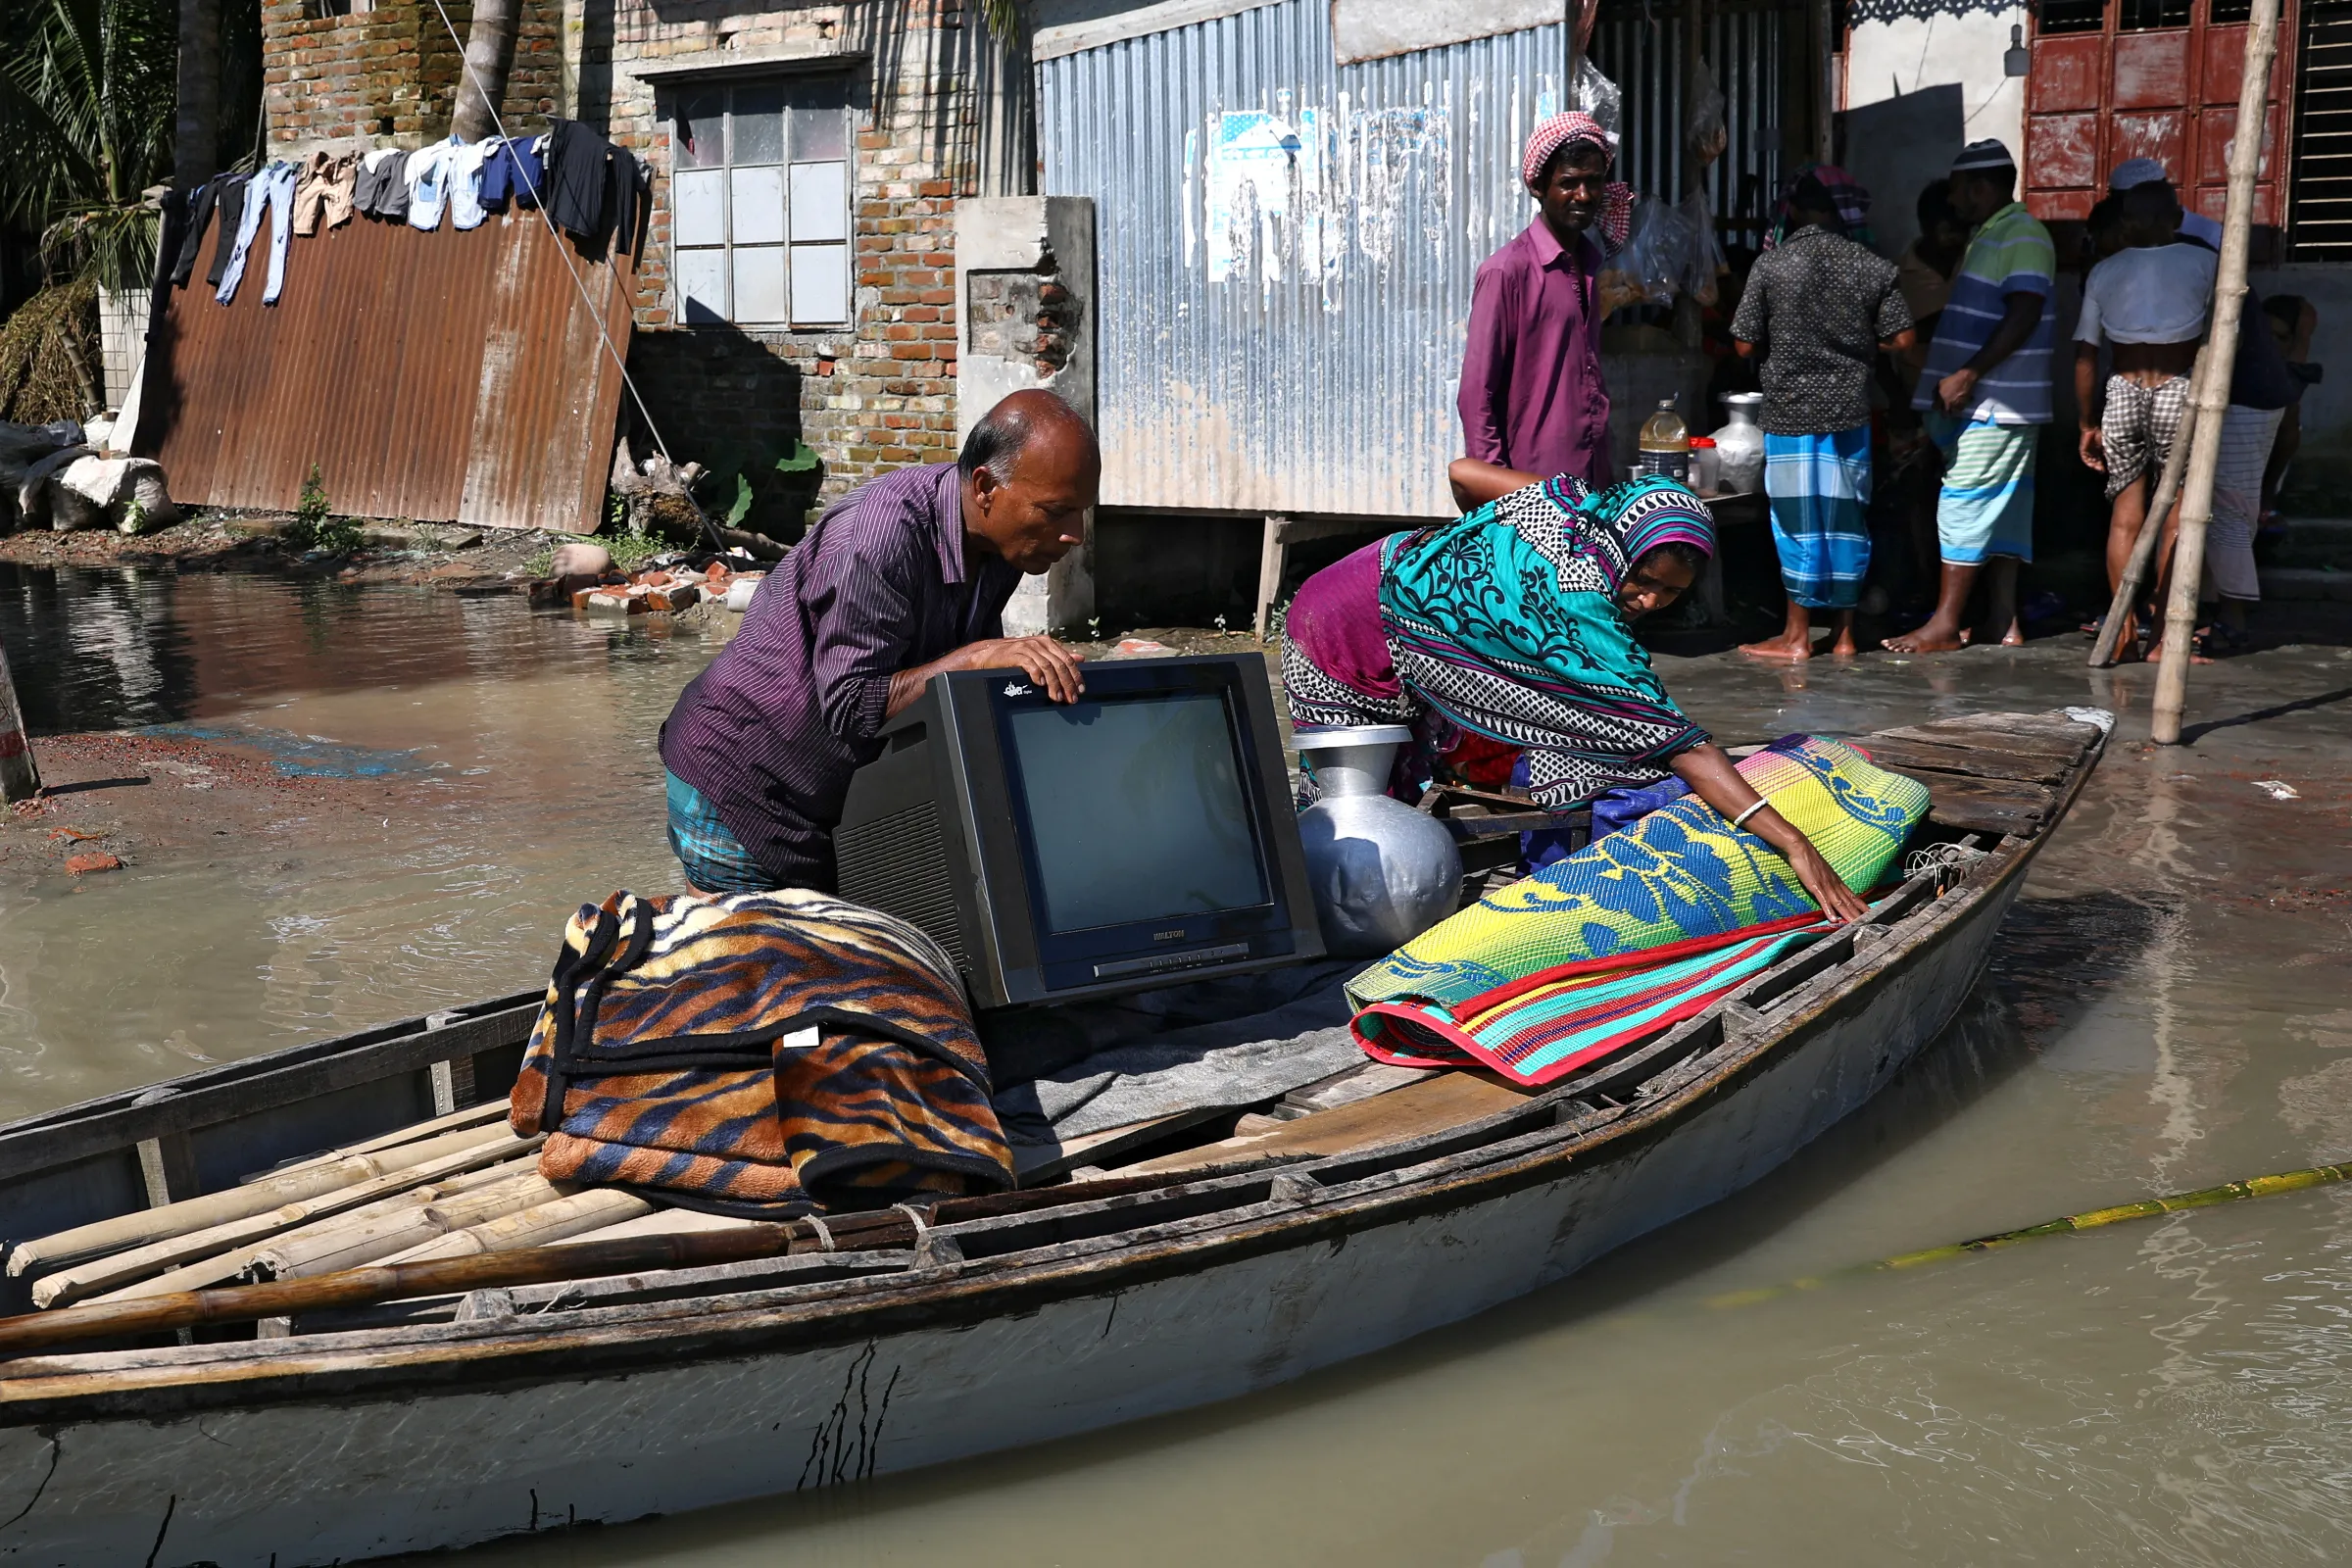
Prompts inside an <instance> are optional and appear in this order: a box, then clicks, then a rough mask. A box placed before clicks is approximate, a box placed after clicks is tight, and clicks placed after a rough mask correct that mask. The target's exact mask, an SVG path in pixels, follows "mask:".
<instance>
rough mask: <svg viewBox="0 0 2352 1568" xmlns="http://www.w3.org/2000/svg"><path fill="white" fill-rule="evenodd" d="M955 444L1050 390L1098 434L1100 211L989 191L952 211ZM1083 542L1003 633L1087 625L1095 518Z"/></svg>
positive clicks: (1012, 611)
mask: <svg viewBox="0 0 2352 1568" xmlns="http://www.w3.org/2000/svg"><path fill="white" fill-rule="evenodd" d="M956 319H957V320H958V321H959V322H960V323H961V324H960V326H959V329H958V331H959V335H960V336H961V338H962V340H963V341H962V343H961V345H960V347H959V348H958V350H957V353H956V446H957V447H958V448H959V449H960V448H961V446H962V444H963V438H964V437H965V436H966V435H967V434H969V433H970V431H971V428H972V426H973V425H975V424H977V423H979V422H980V419H981V417H982V416H984V415H986V414H987V413H988V411H989V410H991V409H993V408H995V407H996V406H997V404H998V403H1000V402H1002V401H1003V400H1004V399H1005V398H1006V397H1009V396H1010V395H1011V394H1013V393H1015V392H1020V391H1024V390H1026V389H1028V388H1030V387H1043V388H1044V389H1045V390H1047V391H1049V392H1052V393H1054V394H1055V395H1056V396H1058V397H1059V398H1061V399H1062V401H1063V402H1065V403H1067V404H1069V405H1070V407H1072V408H1074V409H1076V410H1077V411H1078V412H1079V414H1081V415H1082V416H1084V417H1085V419H1086V422H1087V423H1088V424H1090V425H1094V426H1095V427H1096V428H1098V429H1100V428H1101V427H1102V426H1101V422H1100V420H1098V418H1097V417H1096V411H1095V204H1094V201H1093V199H1092V198H1091V197H1086V196H991V197H981V198H977V199H971V200H966V201H961V202H958V203H956ZM1085 528H1086V543H1085V544H1084V545H1083V546H1081V547H1080V548H1079V549H1077V550H1073V551H1072V552H1070V554H1069V555H1068V556H1067V557H1066V558H1064V559H1063V560H1062V562H1061V563H1060V564H1058V565H1056V566H1055V567H1054V569H1053V570H1052V571H1051V572H1049V573H1047V574H1046V575H1045V576H1043V577H1030V578H1027V579H1025V580H1024V581H1023V582H1022V584H1021V586H1020V589H1019V591H1018V592H1016V593H1015V594H1014V595H1013V596H1012V603H1011V604H1009V605H1007V606H1005V633H1006V634H1007V635H1009V636H1014V637H1025V636H1029V635H1032V634H1034V633H1037V632H1041V631H1062V630H1077V631H1083V630H1085V629H1086V622H1087V620H1088V619H1089V617H1091V616H1092V615H1093V614H1094V613H1095V564H1094V554H1095V518H1094V514H1092V513H1089V514H1087V517H1086V524H1085Z"/></svg>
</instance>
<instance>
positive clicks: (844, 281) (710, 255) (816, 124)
mask: <svg viewBox="0 0 2352 1568" xmlns="http://www.w3.org/2000/svg"><path fill="white" fill-rule="evenodd" d="M848 88H849V84H848V81H847V80H846V78H843V77H839V76H832V77H825V76H804V77H798V78H793V79H790V80H784V81H764V82H756V83H746V84H743V85H724V86H721V85H716V84H713V85H711V86H706V87H688V88H685V89H683V90H681V91H680V92H679V93H678V95H677V101H676V104H675V106H674V108H673V110H672V113H671V117H670V126H669V132H670V134H669V145H670V165H669V167H670V191H671V196H670V203H671V212H670V220H669V236H670V280H671V283H670V286H671V289H672V291H673V293H674V295H675V301H676V303H675V310H676V315H677V319H679V320H682V321H684V322H686V323H688V324H689V325H691V324H694V323H696V322H712V321H732V322H734V323H736V324H737V325H739V326H840V325H843V324H844V323H846V322H847V321H848V320H849V319H850V107H849V96H848Z"/></svg>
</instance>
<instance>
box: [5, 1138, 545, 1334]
mask: <svg viewBox="0 0 2352 1568" xmlns="http://www.w3.org/2000/svg"><path fill="white" fill-rule="evenodd" d="M499 1131H500V1132H502V1133H505V1132H506V1129H505V1128H503V1127H502V1128H500V1129H499ZM537 1147H538V1144H537V1135H535V1134H534V1135H533V1137H532V1138H528V1139H524V1138H516V1137H515V1136H514V1135H513V1134H511V1133H508V1134H507V1136H506V1139H505V1141H504V1142H502V1143H498V1144H482V1145H478V1146H476V1147H474V1148H471V1149H463V1150H460V1151H458V1152H456V1153H453V1154H445V1155H443V1156H442V1157H441V1158H439V1159H435V1160H431V1161H428V1162H426V1163H424V1164H421V1165H412V1166H409V1167H407V1168H405V1169H401V1170H395V1171H391V1172H388V1173H387V1174H385V1175H382V1176H378V1177H376V1178H375V1179H374V1180H372V1181H365V1182H357V1183H354V1184H353V1185H351V1186H349V1187H338V1188H336V1189H335V1190H333V1191H332V1192H328V1193H323V1194H320V1195H319V1196H318V1197H315V1198H305V1199H301V1200H298V1201H294V1202H291V1203H286V1204H283V1205H281V1206H279V1207H277V1208H273V1209H269V1210H266V1211H264V1212H262V1213H260V1214H250V1215H246V1216H244V1217H242V1218H238V1219H233V1220H229V1221H227V1222H225V1223H223V1224H220V1225H215V1226H211V1227H209V1228H207V1229H203V1230H194V1231H183V1232H180V1233H178V1234H176V1235H172V1236H168V1237H165V1238H163V1239H161V1240H159V1241H155V1242H150V1243H149V1244H147V1245H146V1246H144V1247H134V1248H132V1249H130V1250H128V1251H123V1252H109V1253H106V1254H104V1255H102V1256H99V1257H95V1258H90V1259H86V1260H84V1261H82V1262H79V1263H75V1264H73V1265H72V1266H71V1267H68V1268H61V1269H59V1270H58V1271H57V1272H56V1273H54V1274H50V1275H47V1276H45V1277H43V1278H42V1279H41V1281H40V1282H39V1283H38V1284H36V1285H34V1286H33V1288H32V1299H33V1301H34V1303H35V1304H36V1305H40V1306H63V1305H65V1304H66V1303H67V1302H70V1301H77V1300H80V1299H82V1298H84V1297H89V1296H96V1295H98V1294H99V1293H100V1292H102V1291H111V1290H113V1289H115V1288H116V1287H117V1286H120V1285H123V1284H126V1283H128V1282H130V1281H132V1280H138V1279H144V1278H146V1277H147V1276H148V1275H150V1274H160V1273H162V1272H163V1271H164V1270H166V1269H168V1268H173V1267H176V1266H177V1265H179V1264H183V1263H191V1262H195V1261H197V1260H198V1259H200V1258H205V1257H209V1256H212V1255H213V1254H215V1253H217V1252H222V1251H225V1250H228V1249H230V1248H235V1247H243V1246H246V1245H248V1244H251V1243H255V1242H260V1241H262V1240H263V1239H264V1238H266V1237H270V1236H274V1235H275V1234H277V1233H278V1232H280V1231H286V1230H291V1229H293V1228H294V1227H295V1226H297V1225H304V1224H308V1223H309V1222H311V1221H313V1220H316V1219H322V1218H324V1217H326V1216H328V1215H331V1214H338V1213H341V1212H343V1211H344V1210H346V1209H351V1208H356V1207H358V1206H359V1205H361V1204H363V1203H372V1202H375V1201H379V1200H381V1199H385V1198H391V1197H395V1196H397V1195H399V1194H401V1193H405V1192H407V1191H409V1190H410V1189H412V1188H416V1187H421V1186H423V1185H424V1184H425V1183H427V1182H431V1181H438V1180H441V1179H443V1178H446V1177H450V1176H455V1175H458V1174H461V1173H463V1172H465V1171H467V1170H472V1169H474V1168H476V1167H478V1166H482V1165H489V1164H494V1163H497V1162H498V1161H500V1160H503V1159H505V1158H507V1157H508V1156H510V1155H512V1154H515V1153H518V1152H524V1151H526V1150H529V1149H535V1148H537Z"/></svg>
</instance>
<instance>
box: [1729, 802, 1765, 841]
mask: <svg viewBox="0 0 2352 1568" xmlns="http://www.w3.org/2000/svg"><path fill="white" fill-rule="evenodd" d="M1771 804H1772V803H1771V802H1770V801H1768V800H1766V799H1765V798H1764V797H1763V796H1761V795H1759V796H1757V797H1756V804H1755V805H1753V806H1751V807H1749V808H1748V809H1746V810H1744V811H1741V812H1740V814H1739V815H1738V816H1735V817H1733V818H1732V831H1733V832H1735V833H1737V832H1739V831H1740V829H1741V828H1742V827H1745V826H1746V825H1747V819H1748V818H1749V817H1751V816H1753V815H1755V814H1756V813H1757V812H1758V811H1761V810H1762V809H1764V808H1766V807H1767V806H1770V805H1771Z"/></svg>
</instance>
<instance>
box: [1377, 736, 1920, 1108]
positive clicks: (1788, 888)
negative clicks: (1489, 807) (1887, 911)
mask: <svg viewBox="0 0 2352 1568" xmlns="http://www.w3.org/2000/svg"><path fill="white" fill-rule="evenodd" d="M1739 765H1740V773H1741V774H1742V775H1743V776H1744V777H1745V778H1746V779H1747V781H1748V783H1749V784H1750V785H1751V786H1753V787H1754V788H1755V789H1756V791H1757V792H1758V793H1759V794H1761V795H1763V796H1764V797H1765V798H1766V799H1768V800H1770V801H1771V802H1772V804H1773V807H1774V809H1776V810H1778V811H1779V812H1780V813H1781V814H1782V815H1783V816H1785V817H1787V818H1788V819H1789V821H1790V822H1791V823H1793V824H1794V825H1795V826H1796V827H1797V828H1799V829H1800V830H1802V831H1803V832H1804V834H1805V836H1806V837H1808V838H1810V839H1811V840H1812V841H1813V844H1814V847H1815V848H1817V849H1818V850H1820V851H1821V854H1822V857H1823V858H1825V859H1827V860H1828V861H1829V862H1830V864H1831V865H1832V866H1833V867H1835V868H1836V869H1837V871H1838V874H1839V875H1840V876H1842V877H1844V878H1845V881H1846V883H1847V885H1848V886H1851V887H1856V888H1868V887H1870V886H1872V885H1873V884H1875V883H1876V882H1877V881H1878V879H1879V877H1880V875H1881V873H1882V872H1884V871H1885V870H1886V868H1887V863H1888V862H1889V861H1891V860H1892V859H1893V858H1894V856H1895V853H1896V852H1897V851H1898V850H1900V849H1901V848H1902V844H1903V840H1904V839H1905V838H1906V837H1908V836H1909V834H1910V832H1911V829H1912V827H1913V825H1914V824H1916V823H1917V822H1918V821H1919V820H1920V819H1921V818H1922V817H1924V816H1925V815H1926V814H1927V810H1928V791H1927V787H1926V786H1925V785H1922V784H1920V783H1918V782H1916V781H1915V780H1912V779H1908V778H1904V777H1901V776H1900V775H1897V774H1893V773H1889V772H1887V771H1886V770H1885V769H1883V768H1880V767H1878V766H1876V765H1874V764H1873V763H1872V762H1871V761H1870V760H1869V759H1867V758H1865V757H1864V756H1863V755H1862V754H1861V753H1859V752H1857V751H1855V750H1854V749H1853V748H1852V747H1849V746H1842V745H1839V744H1838V742H1836V741H1830V740H1823V739H1821V738H1819V737H1817V736H1808V735H1792V736H1789V737H1786V738H1784V739H1782V740H1778V741H1775V742H1773V744H1772V745H1771V746H1769V747H1767V748H1765V749H1764V750H1763V751H1761V752H1758V753H1756V754H1755V755H1754V756H1752V757H1749V758H1746V759H1744V760H1741V761H1740V764H1739ZM1821 925H1822V922H1821V921H1820V918H1819V911H1818V909H1817V907H1816V906H1815V904H1814V902H1813V899H1812V896H1811V895H1809V894H1808V893H1806V892H1805V890H1804V887H1803V885H1802V884H1801V883H1799V882H1798V881H1797V879H1796V873H1795V872H1794V871H1792V870H1790V869H1789V863H1788V861H1786V860H1784V859H1782V858H1781V857H1780V856H1779V855H1778V854H1776V853H1775V852H1774V851H1773V850H1772V849H1771V848H1770V847H1769V846H1768V845H1766V844H1765V843H1764V841H1763V840H1762V839H1759V838H1757V837H1756V836H1755V835H1754V834H1752V833H1748V832H1745V831H1743V830H1738V829H1735V828H1733V827H1732V825H1731V824H1730V823H1729V822H1726V821H1725V820H1724V819H1723V817H1722V816H1721V815H1720V814H1719V813H1718V812H1717V811H1716V810H1715V809H1714V808H1713V807H1710V806H1708V805H1707V804H1706V803H1705V802H1703V801H1701V800H1700V799H1698V797H1696V796H1695V795H1691V796H1686V797H1684V798H1683V799H1681V800H1679V801H1676V802H1674V803H1673V804H1672V805H1670V806H1667V807H1664V808H1662V809H1658V810H1656V811H1653V812H1651V813H1650V814H1649V815H1647V816H1645V817H1643V818H1642V820H1640V821H1639V822H1636V823H1635V824H1634V825H1633V826H1631V827H1629V828H1627V829H1625V830H1624V831H1622V832H1618V833H1612V834H1610V835H1609V836H1608V837H1607V838H1605V839H1601V840H1599V841H1597V842H1596V843H1593V844H1591V845H1588V846H1587V847H1586V848H1584V849H1582V850H1579V851H1578V852H1577V853H1576V854H1574V855H1571V856H1569V857H1568V858H1566V859H1563V860H1560V861H1557V862H1555V863H1553V864H1551V865H1548V866H1546V867H1544V869H1543V870H1542V871H1539V872H1538V873H1536V874H1535V875H1534V876H1531V877H1527V878H1524V879H1522V880H1520V881H1518V882H1514V883H1513V884H1511V885H1510V886H1509V887H1507V888H1504V889H1502V890H1501V891H1499V892H1496V893H1492V894H1489V895H1488V896H1487V897H1486V898H1484V899H1482V900H1480V901H1479V902H1478V904H1477V905H1475V906H1473V907H1470V908H1467V909H1464V910H1462V911H1461V912H1460V913H1459V914H1456V915H1454V916H1452V917H1451V918H1450V919H1447V920H1445V921H1443V922H1441V923H1440V924H1438V925H1436V926H1433V927H1432V928H1431V929H1429V930H1428V931H1425V932H1423V933H1422V934H1421V935H1420V936H1418V937H1416V938H1414V939H1413V940H1412V941H1411V942H1408V943H1406V944H1405V945H1404V946H1403V947H1402V948H1400V949H1398V950H1397V952H1396V953H1394V954H1392V955H1390V956H1388V957H1387V958H1385V959H1383V960H1382V961H1380V962H1379V963H1376V964H1374V965H1373V966H1372V967H1371V968H1369V969H1366V970H1365V971H1364V972H1363V973H1361V974H1359V975H1357V976H1356V977H1355V978H1354V979H1353V980H1352V981H1350V982H1348V997H1349V999H1350V1000H1351V1001H1352V1002H1353V1003H1354V1004H1355V1005H1356V1006H1357V1008H1358V1009H1359V1012H1360V1013H1361V1015H1360V1016H1359V1017H1358V1018H1357V1020H1356V1038H1357V1040H1358V1041H1359V1043H1361V1044H1362V1045H1363V1046H1364V1048H1365V1050H1366V1051H1367V1052H1369V1053H1371V1054H1374V1055H1376V1056H1383V1057H1385V1058H1386V1059H1392V1060H1400V1061H1401V1060H1407V1059H1417V1060H1424V1061H1429V1062H1433V1063H1434V1062H1438V1061H1447V1062H1459V1061H1461V1060H1462V1059H1463V1058H1464V1056H1467V1057H1469V1058H1471V1059H1475V1060H1478V1061H1482V1062H1485V1063H1486V1064H1487V1065H1490V1066H1493V1067H1495V1069H1496V1070H1498V1071H1501V1072H1503V1073H1505V1074H1507V1075H1508V1076H1510V1077H1512V1078H1514V1079H1516V1080H1518V1081H1520V1082H1522V1083H1543V1082H1546V1081H1548V1080H1549V1079H1551V1078H1553V1077H1557V1076H1558V1075H1559V1074H1561V1073H1563V1072H1566V1071H1569V1070H1570V1069H1571V1068H1573V1067H1575V1066H1578V1065H1581V1064H1583V1063H1584V1062H1587V1061H1591V1060H1593V1059H1596V1058H1597V1057H1598V1056H1600V1055H1603V1054H1607V1052H1608V1051H1610V1050H1614V1049H1616V1047H1618V1046H1620V1045H1623V1044H1624V1043H1626V1042H1627V1041H1630V1040H1632V1039H1634V1038H1636V1037H1638V1036H1640V1035H1642V1034H1643V1033H1646V1032H1648V1031H1650V1030H1653V1029H1655V1028H1657V1027H1658V1026H1660V1025H1662V1024H1665V1023H1671V1022H1674V1021H1677V1020H1678V1019H1680V1018H1684V1017H1689V1016H1691V1014H1692V1013H1695V1012H1697V1011H1699V1010H1701V1009H1702V1008H1703V1007H1705V1006H1706V1005H1708V1004H1709V1003H1711V1002H1712V1001H1714V1000H1715V998H1717V997H1719V996H1721V995H1722V994H1723V993H1724V992H1725V991H1728V990H1730V989H1732V988H1733V987H1735V986H1737V985H1738V984H1739V983H1740V981H1742V980H1744V979H1745V978H1746V977H1747V976H1748V975H1750V974H1753V973H1755V972H1757V971H1758V970H1761V969H1763V968H1765V967H1766V966H1768V965H1770V964H1771V963H1773V962H1775V961H1777V960H1778V959H1779V958H1780V957H1781V956H1785V955H1786V954H1787V953H1788V952H1789V951H1790V950H1791V949H1792V948H1794V947H1796V946H1799V945H1801V944H1802V943H1803V942H1805V941H1808V940H1811V937H1812V936H1814V935H1817V934H1818V931H1819V929H1820V928H1821ZM1808 927H1810V928H1812V929H1811V930H1808V929H1806V928H1808Z"/></svg>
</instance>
